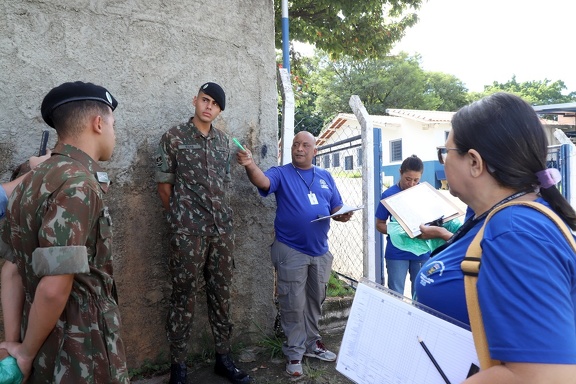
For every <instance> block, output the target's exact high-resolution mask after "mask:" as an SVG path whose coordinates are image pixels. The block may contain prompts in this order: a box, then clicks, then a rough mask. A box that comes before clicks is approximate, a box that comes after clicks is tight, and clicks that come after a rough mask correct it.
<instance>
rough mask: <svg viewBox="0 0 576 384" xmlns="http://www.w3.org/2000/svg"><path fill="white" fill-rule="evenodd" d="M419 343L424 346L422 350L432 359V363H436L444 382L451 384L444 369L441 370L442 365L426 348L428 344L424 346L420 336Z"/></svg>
mask: <svg viewBox="0 0 576 384" xmlns="http://www.w3.org/2000/svg"><path fill="white" fill-rule="evenodd" d="M418 342H419V343H420V345H421V346H422V348H424V352H426V354H427V355H428V357H429V358H430V360H432V363H434V366H435V367H436V369H437V370H438V372H439V373H440V375H441V376H442V378H443V379H444V381H445V382H446V384H450V380H448V378H447V377H446V375H445V374H444V371H442V368H440V365H438V362H437V361H436V359H435V358H434V356H432V353H431V352H430V350H428V347H427V346H426V344H424V340H422V339H421V338H420V336H418Z"/></svg>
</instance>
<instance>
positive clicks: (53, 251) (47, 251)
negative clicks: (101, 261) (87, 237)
mask: <svg viewBox="0 0 576 384" xmlns="http://www.w3.org/2000/svg"><path fill="white" fill-rule="evenodd" d="M32 269H33V270H34V273H35V274H36V275H38V276H40V277H42V276H54V275H68V274H74V273H88V272H90V267H89V266H88V250H87V249H86V247H85V246H80V245H72V246H65V247H48V248H36V249H35V250H34V252H32Z"/></svg>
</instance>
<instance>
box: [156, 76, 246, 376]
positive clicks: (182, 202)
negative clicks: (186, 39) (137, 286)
mask: <svg viewBox="0 0 576 384" xmlns="http://www.w3.org/2000/svg"><path fill="white" fill-rule="evenodd" d="M192 104H193V105H194V107H195V112H194V116H193V117H192V118H191V119H190V120H189V121H188V122H186V123H184V124H180V125H177V126H175V127H173V128H171V129H170V130H169V131H168V132H166V133H165V134H164V135H163V136H162V138H161V139H160V145H159V148H158V156H157V159H156V164H157V172H156V181H157V183H158V193H159V195H160V199H161V201H162V205H163V206H164V209H165V210H166V212H167V217H168V222H169V223H170V227H171V232H172V238H171V241H170V247H171V255H170V258H169V261H168V262H169V267H170V273H171V275H172V297H171V300H170V309H169V312H168V321H167V324H166V330H167V333H168V341H169V343H170V355H171V362H172V365H171V370H170V384H184V383H186V382H187V381H186V380H187V367H186V358H187V356H188V341H189V339H190V335H191V332H192V327H191V324H192V318H193V315H194V303H195V301H196V293H197V291H198V290H199V289H200V279H201V278H202V276H204V277H205V282H206V295H207V301H208V313H209V320H210V325H211V327H212V334H213V336H214V344H215V349H216V365H215V367H214V371H215V373H217V374H218V375H221V376H224V377H226V378H227V379H228V380H229V381H230V382H232V383H236V384H246V383H250V382H251V380H252V379H251V378H250V376H249V375H248V374H246V373H245V372H243V371H242V370H240V369H238V368H237V367H236V365H235V364H234V362H233V360H232V356H231V354H230V337H231V333H232V322H231V319H230V294H231V283H232V271H233V268H234V258H233V251H234V233H233V232H232V229H233V225H232V209H231V208H230V205H229V197H228V196H227V190H228V189H229V182H230V156H231V152H230V138H229V137H228V135H226V134H225V133H224V132H222V131H221V130H219V129H217V128H216V127H214V126H213V125H212V121H214V119H216V117H218V115H219V114H220V112H221V111H223V110H224V108H225V106H226V96H225V94H224V90H223V89H222V87H220V86H219V85H218V84H216V83H212V82H208V83H205V84H203V85H202V86H201V87H200V89H199V90H198V94H197V95H196V96H194V99H193V101H192Z"/></svg>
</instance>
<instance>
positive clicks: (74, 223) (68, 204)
mask: <svg viewBox="0 0 576 384" xmlns="http://www.w3.org/2000/svg"><path fill="white" fill-rule="evenodd" d="M117 105H118V102H117V101H116V99H114V97H112V95H111V94H110V92H108V91H107V90H106V89H105V88H103V87H101V86H98V85H95V84H92V83H83V82H79V81H78V82H74V83H64V84H61V85H60V86H58V87H56V88H53V89H52V90H51V91H50V92H48V94H47V95H46V96H45V97H44V100H43V101H42V106H41V112H42V118H43V119H44V121H45V122H46V123H47V124H48V125H49V126H51V127H53V128H55V129H56V132H57V133H58V144H57V145H56V147H55V148H54V149H53V151H52V156H51V157H50V159H48V160H46V161H45V162H43V163H42V164H40V165H39V166H37V167H36V168H35V169H34V170H32V171H31V172H30V173H29V175H28V176H26V177H25V178H24V180H23V181H22V183H21V184H20V185H19V186H18V187H17V188H16V189H15V191H14V192H13V193H12V195H11V196H10V200H9V204H8V211H7V213H6V220H5V223H4V227H3V234H2V242H1V243H0V254H1V255H2V257H3V258H4V259H6V262H5V263H4V266H3V267H2V291H1V292H2V294H1V296H2V312H3V316H4V329H5V331H4V335H5V338H6V341H4V342H2V343H0V348H5V349H6V350H8V352H9V353H10V355H12V356H14V357H15V358H16V360H17V363H18V366H19V368H20V370H21V371H22V373H23V374H24V377H25V381H26V378H27V379H28V382H29V383H70V384H77V383H128V382H129V376H128V370H127V368H126V357H125V352H124V344H123V342H122V339H121V338H120V333H119V329H120V313H119V310H118V299H117V295H116V287H115V283H114V278H113V270H112V253H111V242H112V220H111V218H110V215H109V212H108V208H107V207H106V205H105V204H104V201H103V197H104V194H105V193H106V192H107V191H108V187H109V180H108V175H107V174H106V173H105V172H104V171H103V170H102V168H101V167H100V166H99V165H98V161H106V160H109V159H110V157H111V156H112V152H113V150H114V146H115V139H116V137H115V132H114V114H113V111H114V109H115V108H116V106H117ZM21 329H22V333H21V332H20V330H21Z"/></svg>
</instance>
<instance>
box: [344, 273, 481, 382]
mask: <svg viewBox="0 0 576 384" xmlns="http://www.w3.org/2000/svg"><path fill="white" fill-rule="evenodd" d="M418 338H421V339H422V340H423V341H425V342H426V345H427V347H428V349H429V350H430V352H431V353H432V354H433V355H434V358H435V360H436V361H437V363H438V364H439V365H440V366H441V367H442V370H443V372H444V373H445V375H446V376H447V377H448V379H449V381H450V382H451V383H461V382H463V381H464V380H465V379H466V378H467V377H469V376H471V375H472V374H474V373H476V372H477V371H478V370H479V368H478V367H479V366H480V363H479V361H478V356H477V354H476V349H475V347H474V339H473V338H472V332H471V331H470V329H469V327H468V326H467V325H466V324H463V323H461V322H460V321H458V320H456V319H452V318H450V317H448V316H446V315H444V314H442V313H440V312H438V311H435V310H434V309H432V308H428V307H426V306H424V305H422V304H419V303H417V302H415V301H412V300H411V299H409V298H407V297H404V296H401V295H399V294H398V293H396V292H393V291H391V290H389V289H387V288H385V287H383V286H382V285H379V284H376V283H374V282H372V281H369V280H368V279H366V278H362V279H361V281H360V283H359V284H358V286H357V290H356V294H355V296H354V301H353V303H352V308H351V310H350V315H349V317H348V321H347V324H346V329H345V330H344V336H343V339H342V345H341V346H340V351H339V354H338V360H337V363H336V370H337V371H339V372H340V373H342V374H343V375H344V376H346V377H348V378H349V379H350V380H352V381H353V382H355V383H357V384H375V383H378V384H388V383H389V384H396V383H403V384H422V383H427V384H444V383H445V380H444V379H443V378H442V376H441V375H440V373H439V372H438V370H437V369H436V367H435V366H434V364H433V363H432V361H431V360H430V358H429V356H428V355H427V354H426V352H425V351H424V350H423V349H422V346H421V345H420V343H419V341H418Z"/></svg>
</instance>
